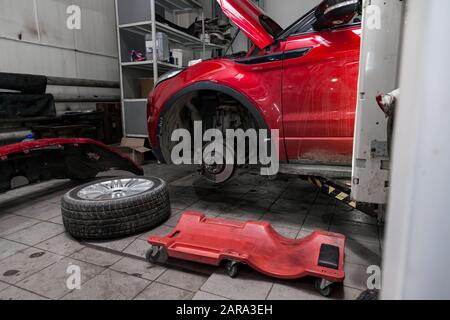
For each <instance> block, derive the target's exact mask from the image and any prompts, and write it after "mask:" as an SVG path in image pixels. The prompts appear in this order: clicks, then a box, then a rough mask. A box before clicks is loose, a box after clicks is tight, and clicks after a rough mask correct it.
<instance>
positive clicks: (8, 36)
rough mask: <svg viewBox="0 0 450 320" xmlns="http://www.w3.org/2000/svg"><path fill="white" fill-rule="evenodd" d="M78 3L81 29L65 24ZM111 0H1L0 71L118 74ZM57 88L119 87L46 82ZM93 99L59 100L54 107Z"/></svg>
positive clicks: (86, 75)
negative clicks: (73, 101)
mask: <svg viewBox="0 0 450 320" xmlns="http://www.w3.org/2000/svg"><path fill="white" fill-rule="evenodd" d="M72 4H76V5H79V6H80V7H81V19H82V20H81V30H69V29H67V27H66V21H67V18H68V15H67V13H66V10H67V7H68V6H69V5H72ZM117 57H118V52H117V36H116V18H115V4H114V0H0V72H13V73H29V74H42V75H47V76H57V77H69V78H83V79H96V80H111V81H118V80H119V67H118V59H117ZM48 92H49V93H55V94H119V92H118V90H117V89H96V88H93V89H90V88H82V89H80V88H70V87H49V88H48ZM94 107H95V105H93V104H58V105H57V110H58V111H65V110H86V109H92V108H94Z"/></svg>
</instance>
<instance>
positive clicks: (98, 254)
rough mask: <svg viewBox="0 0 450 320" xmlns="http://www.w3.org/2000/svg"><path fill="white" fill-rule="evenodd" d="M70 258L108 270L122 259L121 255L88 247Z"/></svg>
mask: <svg viewBox="0 0 450 320" xmlns="http://www.w3.org/2000/svg"><path fill="white" fill-rule="evenodd" d="M70 257H71V258H74V259H77V260H80V261H84V262H88V263H92V264H95V265H97V266H101V267H106V268H107V267H110V266H112V265H113V264H114V263H116V262H117V261H119V260H120V259H121V257H120V256H119V255H115V254H112V253H109V252H105V251H101V250H97V249H93V248H88V247H86V248H83V249H81V250H80V251H77V252H75V253H73V254H72V255H71V256H70Z"/></svg>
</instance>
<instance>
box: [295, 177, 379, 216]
mask: <svg viewBox="0 0 450 320" xmlns="http://www.w3.org/2000/svg"><path fill="white" fill-rule="evenodd" d="M302 178H303V179H304V180H307V181H309V182H310V183H312V184H313V185H315V186H317V187H319V188H320V189H321V190H322V192H324V193H326V194H327V195H329V196H330V197H333V198H335V199H337V200H339V201H340V202H343V203H345V204H346V205H348V206H350V207H352V208H354V209H358V210H360V211H362V212H364V213H366V214H368V215H370V216H376V215H377V212H376V208H375V207H374V206H373V205H369V204H367V203H359V202H356V201H354V200H352V198H351V197H350V193H351V188H350V187H349V186H347V185H345V184H343V183H339V182H336V181H332V180H329V179H326V178H323V177H313V176H305V177H302Z"/></svg>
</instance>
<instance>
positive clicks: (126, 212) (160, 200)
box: [61, 177, 171, 240]
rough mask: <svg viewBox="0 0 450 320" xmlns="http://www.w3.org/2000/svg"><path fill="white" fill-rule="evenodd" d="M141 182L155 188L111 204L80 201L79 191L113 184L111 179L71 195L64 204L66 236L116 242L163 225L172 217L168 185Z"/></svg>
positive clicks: (78, 189) (158, 180)
mask: <svg viewBox="0 0 450 320" xmlns="http://www.w3.org/2000/svg"><path fill="white" fill-rule="evenodd" d="M121 179H124V178H121ZM130 179H134V178H130ZM139 179H145V180H149V181H151V182H152V183H153V186H152V187H151V188H150V189H149V190H147V191H144V192H142V193H139V194H136V195H133V196H129V197H121V198H117V199H109V200H87V199H83V198H80V196H79V194H78V193H79V192H80V190H82V189H84V188H86V187H88V186H90V185H93V184H98V183H100V182H106V181H109V180H114V179H111V178H109V179H101V180H95V181H93V182H90V183H87V184H85V185H82V186H79V187H77V188H75V189H72V190H71V191H69V192H68V193H67V194H66V195H64V197H63V198H62V200H61V213H62V217H63V223H64V226H65V228H66V230H67V232H68V233H70V234H71V235H72V236H73V237H75V238H79V239H96V240H97V239H113V238H120V237H124V236H128V235H132V234H138V233H141V232H145V231H148V230H151V229H152V228H154V227H157V226H159V225H160V224H162V223H163V222H164V221H166V220H167V219H168V218H169V217H170V213H171V210H170V199H169V192H168V190H167V186H166V183H165V182H164V181H163V180H161V179H159V178H151V177H149V178H141V177H139Z"/></svg>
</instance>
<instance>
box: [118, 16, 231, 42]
mask: <svg viewBox="0 0 450 320" xmlns="http://www.w3.org/2000/svg"><path fill="white" fill-rule="evenodd" d="M151 26H152V22H151V21H142V22H136V23H129V24H123V25H120V26H119V28H120V29H124V30H128V31H131V32H134V33H137V34H140V35H145V34H148V33H151V32H152V27H151ZM156 30H158V31H161V32H164V33H165V34H167V36H168V38H169V40H170V41H172V42H175V43H177V44H179V45H180V46H183V47H188V48H193V49H201V48H203V41H202V40H200V39H199V38H196V37H194V36H192V35H190V34H187V33H184V32H182V31H180V30H177V29H174V28H172V27H169V26H168V25H165V24H163V23H160V22H156ZM205 47H206V49H225V46H220V45H216V44H212V43H205Z"/></svg>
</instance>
